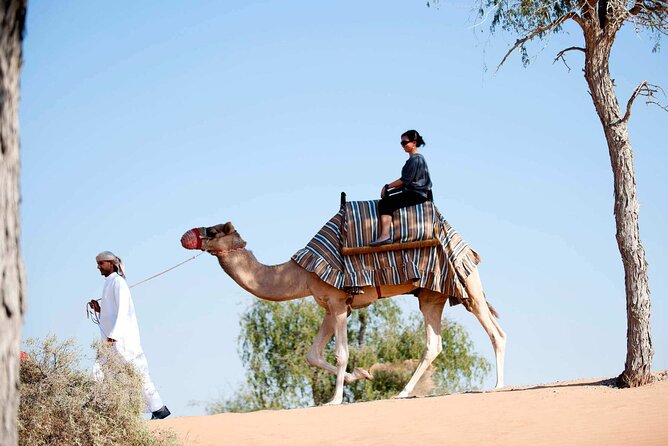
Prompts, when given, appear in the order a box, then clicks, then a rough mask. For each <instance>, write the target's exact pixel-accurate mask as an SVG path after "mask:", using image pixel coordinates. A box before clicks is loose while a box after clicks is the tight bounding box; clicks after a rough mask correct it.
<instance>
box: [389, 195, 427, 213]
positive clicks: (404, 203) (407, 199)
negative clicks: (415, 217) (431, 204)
mask: <svg viewBox="0 0 668 446" xmlns="http://www.w3.org/2000/svg"><path fill="white" fill-rule="evenodd" d="M428 200H429V199H428V198H425V197H423V196H422V195H420V194H418V193H417V192H413V191H410V190H401V191H399V192H396V193H392V194H385V196H384V197H383V198H381V199H380V203H378V210H379V212H380V215H392V214H394V211H396V210H397V209H401V208H406V207H408V206H414V205H416V204H420V203H424V202H425V201H428Z"/></svg>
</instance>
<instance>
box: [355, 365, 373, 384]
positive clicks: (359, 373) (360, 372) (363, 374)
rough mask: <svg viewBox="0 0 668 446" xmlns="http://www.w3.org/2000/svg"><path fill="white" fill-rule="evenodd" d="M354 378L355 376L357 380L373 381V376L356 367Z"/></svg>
mask: <svg viewBox="0 0 668 446" xmlns="http://www.w3.org/2000/svg"><path fill="white" fill-rule="evenodd" d="M353 376H355V377H356V378H357V379H368V380H369V381H373V375H371V373H369V372H368V371H367V370H365V369H363V368H361V367H355V370H353Z"/></svg>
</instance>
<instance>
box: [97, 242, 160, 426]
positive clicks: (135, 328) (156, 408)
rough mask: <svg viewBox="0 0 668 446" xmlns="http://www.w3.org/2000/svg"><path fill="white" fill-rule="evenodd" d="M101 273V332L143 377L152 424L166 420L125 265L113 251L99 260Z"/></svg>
mask: <svg viewBox="0 0 668 446" xmlns="http://www.w3.org/2000/svg"><path fill="white" fill-rule="evenodd" d="M95 260H96V261H97V269H99V270H100V274H102V275H103V276H104V277H105V282H104V288H103V289H102V299H100V305H99V306H100V309H99V311H100V332H101V335H102V339H104V340H106V341H107V342H108V343H110V344H111V345H112V346H113V348H114V350H115V351H116V352H118V354H119V355H120V356H121V358H123V360H125V361H127V362H129V363H131V364H132V365H133V366H134V367H135V368H136V369H137V371H138V372H139V373H140V375H141V377H142V379H143V382H144V389H143V390H144V403H145V404H146V408H147V409H148V410H147V412H151V413H152V416H151V419H152V420H156V419H158V420H159V419H163V418H166V417H168V416H169V415H170V412H169V409H167V406H165V405H164V404H162V399H161V398H160V395H159V394H158V391H157V390H156V388H155V386H154V385H153V382H152V381H151V377H150V375H149V373H148V362H147V361H146V356H144V351H143V350H142V348H141V343H140V339H139V325H138V324H137V316H136V314H135V306H134V303H133V302H132V296H131V295H130V288H129V287H128V284H127V282H126V281H125V272H124V270H123V262H122V261H121V259H120V258H118V257H116V255H114V253H112V252H110V251H103V252H101V253H100V254H98V255H97V257H95ZM94 375H95V376H96V377H97V378H98V379H99V378H102V370H101V368H100V365H99V364H97V363H96V364H95V369H94Z"/></svg>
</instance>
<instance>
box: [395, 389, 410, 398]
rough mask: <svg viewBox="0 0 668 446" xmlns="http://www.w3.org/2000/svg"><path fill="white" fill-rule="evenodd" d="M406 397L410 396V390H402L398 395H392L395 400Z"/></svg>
mask: <svg viewBox="0 0 668 446" xmlns="http://www.w3.org/2000/svg"><path fill="white" fill-rule="evenodd" d="M404 398H408V392H406V391H405V390H402V391H401V392H399V394H398V395H394V396H393V397H392V399H393V400H402V399H404Z"/></svg>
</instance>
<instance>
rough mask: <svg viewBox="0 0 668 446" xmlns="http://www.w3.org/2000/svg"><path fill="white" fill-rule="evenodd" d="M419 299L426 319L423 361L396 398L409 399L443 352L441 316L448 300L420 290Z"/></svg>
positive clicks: (428, 291) (439, 295) (436, 294)
mask: <svg viewBox="0 0 668 446" xmlns="http://www.w3.org/2000/svg"><path fill="white" fill-rule="evenodd" d="M418 299H419V300H420V311H421V312H422V315H423V317H424V330H425V341H426V342H425V350H424V355H423V356H422V360H421V361H420V363H419V364H418V366H417V368H416V369H415V372H413V376H411V379H410V380H409V381H408V384H406V386H405V387H404V389H403V390H402V391H401V392H400V393H399V395H397V396H396V398H407V397H408V396H409V395H410V393H411V392H412V391H413V389H414V388H415V386H416V385H417V383H418V381H420V378H422V375H423V374H424V372H425V371H426V370H427V369H428V368H429V366H430V365H431V363H432V362H433V361H434V359H436V357H437V356H438V355H439V353H441V351H442V350H443V340H442V338H441V316H442V314H443V306H444V305H445V301H446V300H447V299H446V297H445V296H443V295H442V294H438V293H435V292H433V291H430V290H426V289H422V290H420V293H419V296H418Z"/></svg>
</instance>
